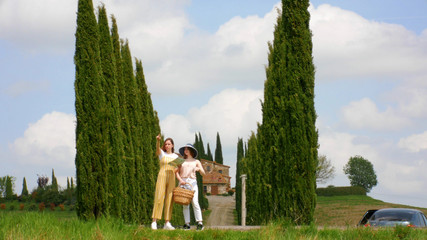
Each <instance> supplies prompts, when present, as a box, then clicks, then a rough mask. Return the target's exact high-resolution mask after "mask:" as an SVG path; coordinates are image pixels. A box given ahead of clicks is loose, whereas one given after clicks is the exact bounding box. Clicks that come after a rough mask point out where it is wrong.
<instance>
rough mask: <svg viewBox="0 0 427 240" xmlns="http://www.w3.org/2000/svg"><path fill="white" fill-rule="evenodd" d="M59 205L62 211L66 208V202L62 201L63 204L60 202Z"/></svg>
mask: <svg viewBox="0 0 427 240" xmlns="http://www.w3.org/2000/svg"><path fill="white" fill-rule="evenodd" d="M58 207H59V208H60V209H61V211H64V210H65V207H64V204H62V203H61V204H59V205H58Z"/></svg>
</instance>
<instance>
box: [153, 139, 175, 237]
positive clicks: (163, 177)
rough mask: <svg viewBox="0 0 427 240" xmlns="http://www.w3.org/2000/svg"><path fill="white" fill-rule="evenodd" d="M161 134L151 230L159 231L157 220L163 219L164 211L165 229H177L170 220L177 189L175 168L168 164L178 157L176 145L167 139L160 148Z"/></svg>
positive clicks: (157, 145) (158, 142) (157, 147)
mask: <svg viewBox="0 0 427 240" xmlns="http://www.w3.org/2000/svg"><path fill="white" fill-rule="evenodd" d="M160 138H161V137H160V134H159V135H158V136H157V137H156V139H157V143H156V155H157V156H158V157H159V160H160V170H159V174H158V175H157V182H156V192H155V194H154V208H153V215H152V218H153V222H152V223H151V229H157V219H162V211H163V210H164V217H165V227H164V229H168V230H173V229H175V228H174V227H173V226H172V225H171V223H170V220H171V218H172V207H173V203H172V193H173V192H172V191H173V189H174V188H175V167H174V166H172V165H170V164H168V163H169V162H172V161H173V160H175V159H176V158H177V157H178V155H177V154H176V153H174V150H175V148H174V143H173V140H172V138H166V140H165V142H164V143H163V147H162V148H160Z"/></svg>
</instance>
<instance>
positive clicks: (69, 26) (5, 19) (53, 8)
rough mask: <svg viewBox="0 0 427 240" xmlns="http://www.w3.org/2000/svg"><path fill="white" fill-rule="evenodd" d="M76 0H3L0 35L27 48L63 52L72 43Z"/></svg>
mask: <svg viewBox="0 0 427 240" xmlns="http://www.w3.org/2000/svg"><path fill="white" fill-rule="evenodd" d="M76 12H77V1H56V0H40V1H31V0H20V1H14V0H3V1H2V2H1V4H0V38H2V39H7V40H8V41H10V42H12V43H13V44H15V45H19V46H20V47H22V48H24V49H28V50H30V51H31V52H46V51H49V52H50V51H53V52H64V51H69V50H70V49H72V48H73V47H74V32H75V29H76V27H75V24H76Z"/></svg>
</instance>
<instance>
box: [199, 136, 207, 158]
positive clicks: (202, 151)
mask: <svg viewBox="0 0 427 240" xmlns="http://www.w3.org/2000/svg"><path fill="white" fill-rule="evenodd" d="M199 148H200V149H197V150H198V152H199V157H198V158H199V159H205V158H206V153H205V144H204V143H203V139H202V134H200V132H199Z"/></svg>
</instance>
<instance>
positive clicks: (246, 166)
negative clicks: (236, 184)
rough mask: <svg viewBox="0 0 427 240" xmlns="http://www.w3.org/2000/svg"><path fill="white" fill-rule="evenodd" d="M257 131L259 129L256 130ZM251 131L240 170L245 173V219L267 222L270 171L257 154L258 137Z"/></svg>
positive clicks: (254, 222) (260, 222)
mask: <svg viewBox="0 0 427 240" xmlns="http://www.w3.org/2000/svg"><path fill="white" fill-rule="evenodd" d="M258 131H259V130H258ZM257 138H258V137H257V135H255V133H252V134H251V136H250V138H249V140H248V143H247V146H248V147H247V150H246V151H245V153H246V154H247V156H246V157H245V158H244V161H243V164H242V171H243V172H245V173H246V196H250V197H248V198H246V209H247V214H246V220H247V223H248V224H253V225H258V224H265V223H267V222H268V221H269V220H270V219H271V217H270V211H269V210H268V209H266V208H269V207H270V206H271V205H270V202H271V200H270V199H271V184H270V181H269V176H270V172H268V171H266V170H265V168H264V167H265V166H264V164H265V162H266V161H262V160H261V158H260V155H259V152H258V150H259V145H258V139H257Z"/></svg>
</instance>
